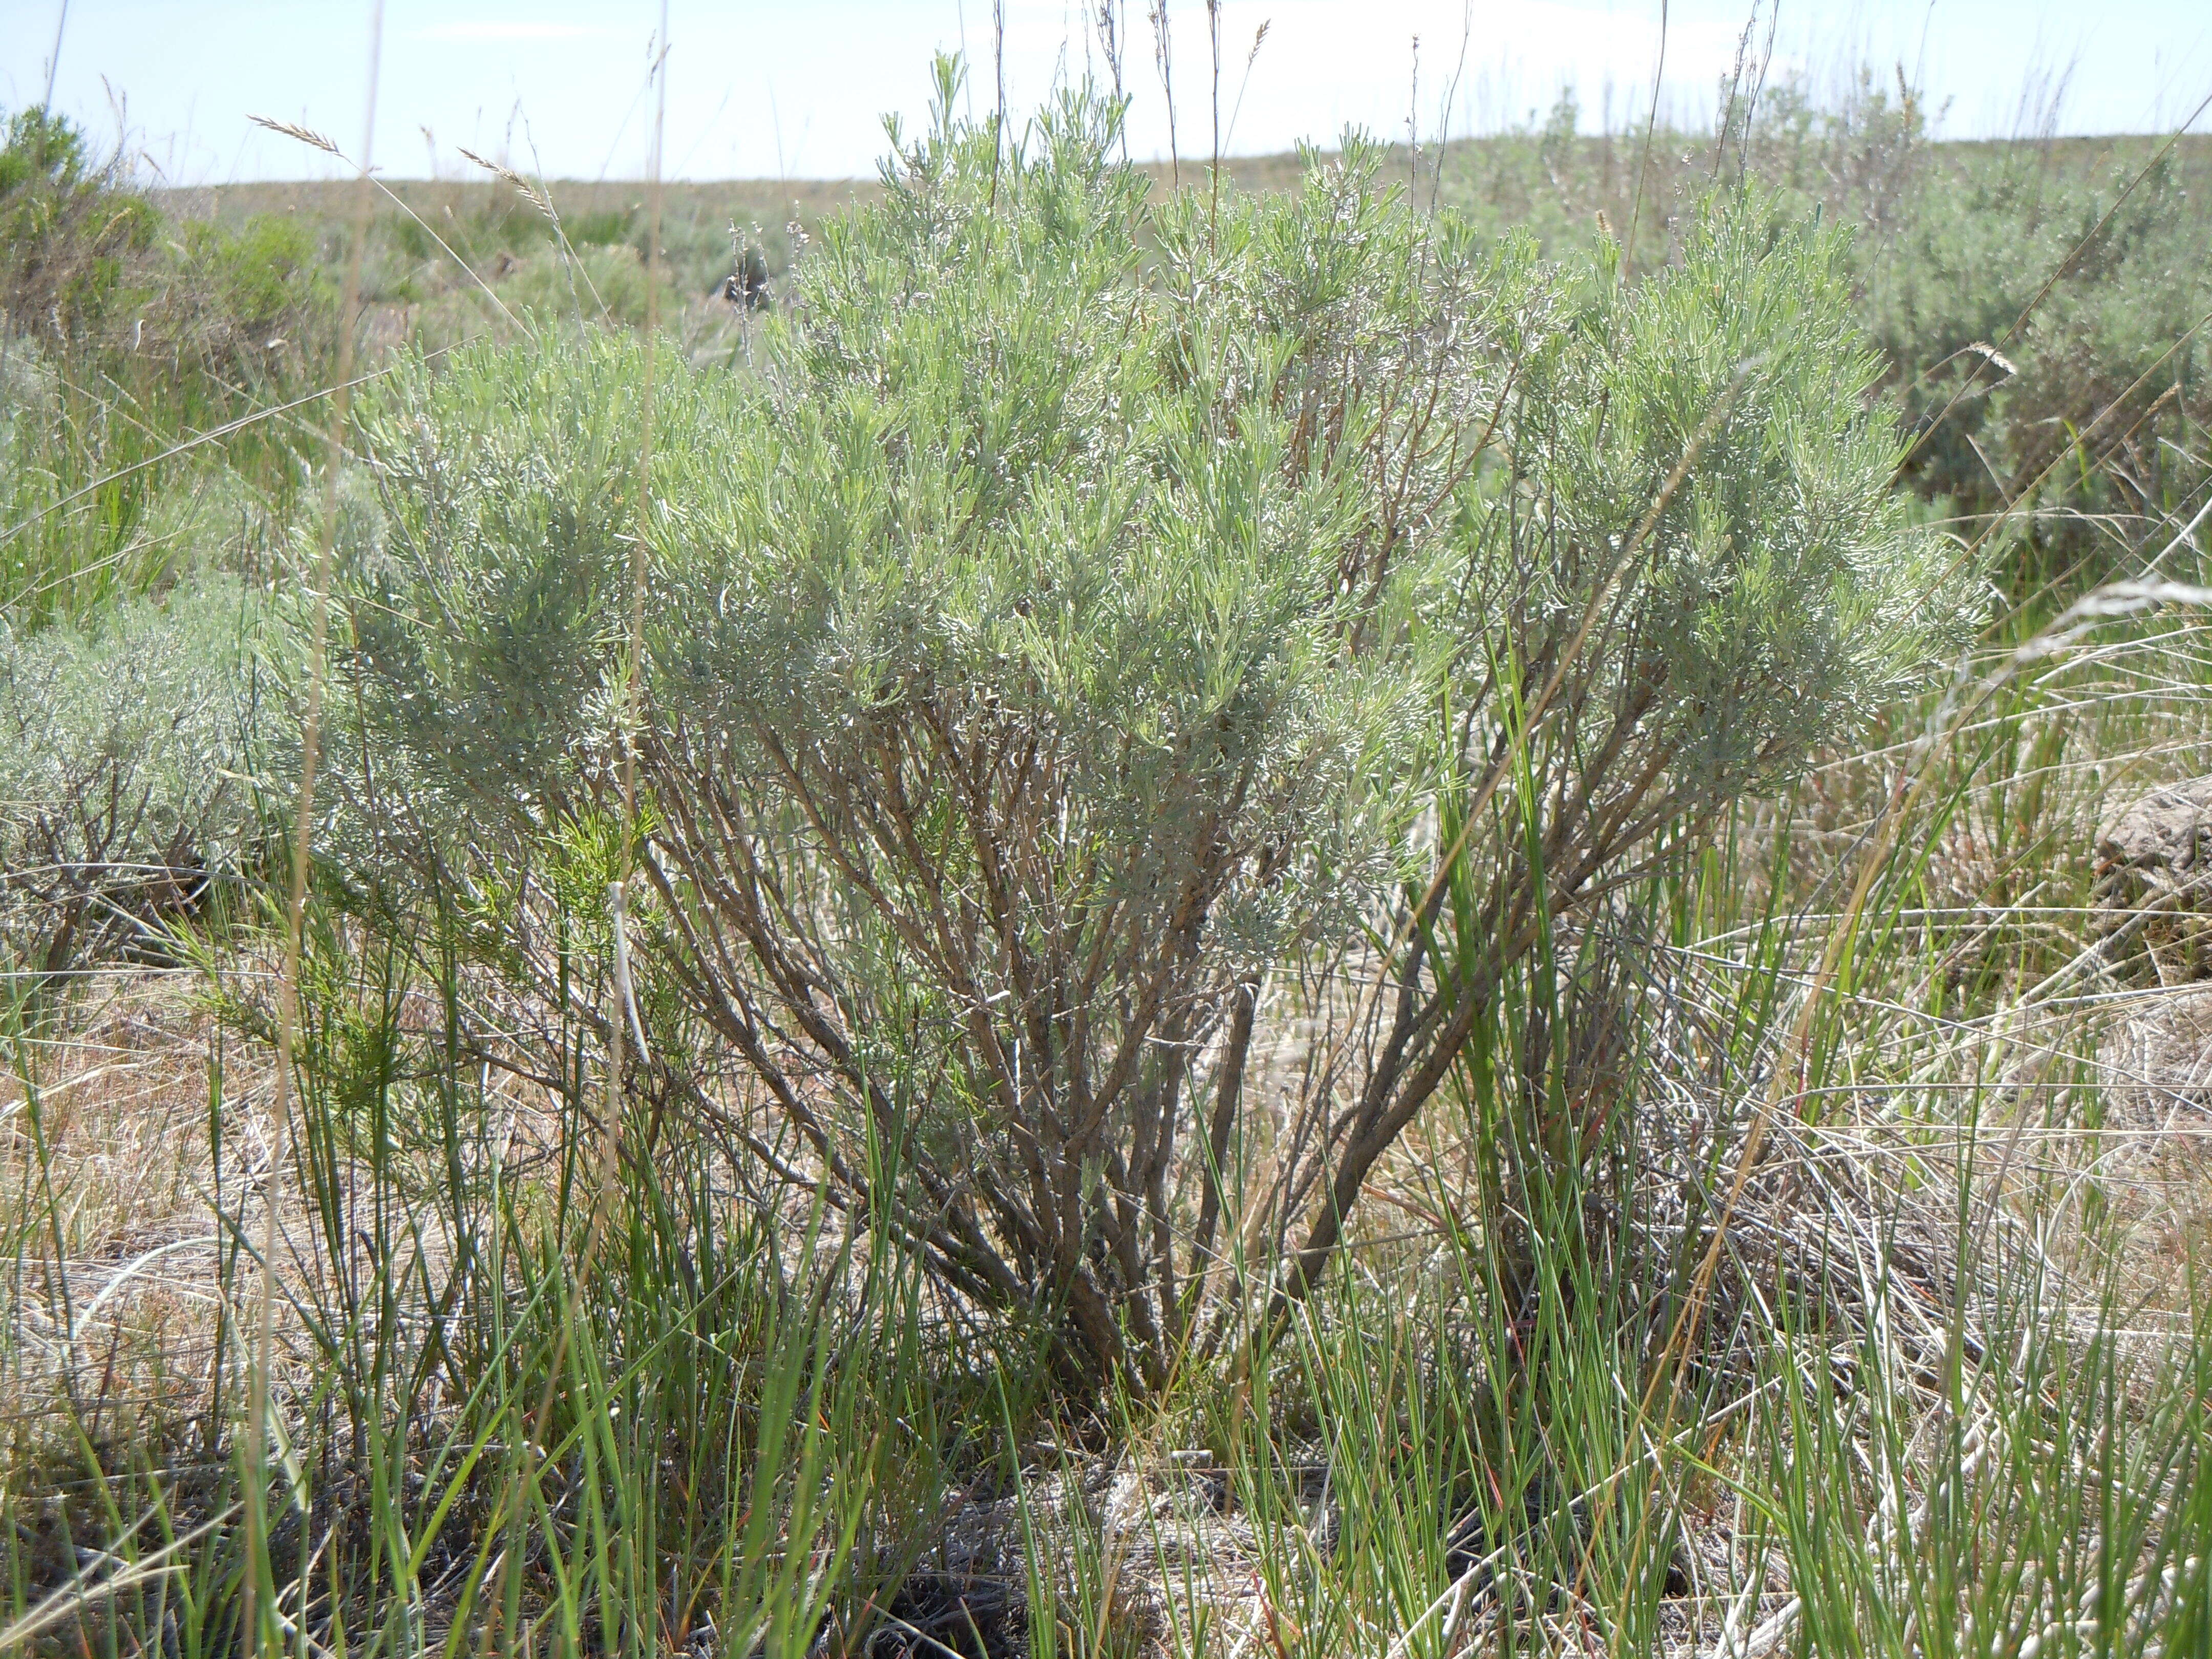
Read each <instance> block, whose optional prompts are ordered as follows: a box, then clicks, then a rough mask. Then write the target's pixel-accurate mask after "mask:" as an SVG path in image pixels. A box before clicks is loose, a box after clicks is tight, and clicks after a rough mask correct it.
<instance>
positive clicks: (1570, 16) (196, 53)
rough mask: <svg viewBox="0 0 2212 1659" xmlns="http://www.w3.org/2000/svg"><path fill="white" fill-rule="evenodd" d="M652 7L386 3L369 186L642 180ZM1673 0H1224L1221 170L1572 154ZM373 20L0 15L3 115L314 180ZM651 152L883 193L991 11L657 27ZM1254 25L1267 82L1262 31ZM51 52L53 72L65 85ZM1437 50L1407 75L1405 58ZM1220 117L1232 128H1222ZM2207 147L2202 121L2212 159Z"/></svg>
mask: <svg viewBox="0 0 2212 1659" xmlns="http://www.w3.org/2000/svg"><path fill="white" fill-rule="evenodd" d="M998 9H999V10H1000V13H1001V14H1002V15H1003V16H1004V20H1005V24H1004V42H1005V45H1004V53H1003V56H1004V63H1005V76H1006V98H1007V103H1008V105H1009V106H1010V107H1012V109H1014V110H1015V111H1017V112H1027V111H1028V110H1029V109H1030V107H1032V106H1034V105H1035V104H1036V102H1037V101H1038V100H1040V99H1041V98H1042V97H1043V96H1044V95H1045V94H1048V92H1049V91H1050V90H1051V88H1052V87H1053V85H1054V82H1055V81H1057V80H1060V79H1063V78H1077V79H1079V78H1080V77H1081V76H1082V75H1083V74H1084V72H1085V69H1086V68H1088V69H1090V70H1091V71H1093V72H1094V73H1096V74H1097V75H1099V76H1101V78H1103V76H1104V66H1103V58H1102V57H1101V54H1100V52H1099V50H1098V47H1097V37H1096V33H1095V30H1094V29H1093V28H1092V27H1091V20H1092V19H1095V17H1096V15H1097V11H1098V0H999V7H998ZM1117 9H1121V10H1123V11H1125V12H1126V21H1127V30H1128V33H1129V36H1130V41H1129V51H1128V52H1127V58H1126V85H1127V89H1128V90H1129V91H1130V92H1131V93H1132V94H1133V95H1134V98H1135V102H1134V105H1133V110H1132V115H1131V141H1132V149H1133V153H1135V154H1136V155H1139V156H1140V157H1147V158H1149V157H1156V156H1159V155H1164V154H1165V152H1166V150H1167V149H1168V130H1167V122H1166V113H1165V112H1166V100H1165V99H1164V97H1163V95H1162V94H1161V88H1160V80H1159V76H1158V70H1157V69H1156V67H1155V64H1154V55H1153V50H1152V34H1151V31H1150V28H1149V26H1148V24H1147V23H1146V11H1147V9H1148V0H1121V4H1120V5H1119V6H1118V7H1117ZM1168 9H1169V16H1170V21H1171V23H1172V29H1173V66H1174V83H1175V92H1176V99H1175V102H1176V141H1177V144H1178V147H1179V148H1180V149H1181V150H1182V153H1183V154H1184V155H1204V154H1205V153H1206V151H1207V149H1209V148H1210V146H1211V144H1212V89H1211V79H1212V65H1211V61H1210V59H1211V53H1210V51H1209V46H1208V43H1207V37H1206V5H1205V0H1170V3H1169V8H1168ZM659 11H660V7H659V0H387V3H386V6H385V9H384V23H383V52H382V58H381V79H380V89H379V93H378V101H377V109H376V126H375V135H374V161H375V164H376V165H377V167H379V169H380V171H382V172H384V173H388V174H390V175H392V176H396V177H422V176H426V175H428V174H431V173H434V172H435V173H439V174H441V175H445V176H454V175H457V174H458V175H472V173H473V170H472V169H471V168H469V167H468V165H467V164H466V163H465V162H464V161H462V160H461V159H460V157H459V154H458V152H457V148H456V147H457V146H459V145H464V144H465V145H467V146H468V147H469V148H471V149H476V150H477V151H479V152H481V153H483V154H486V155H494V156H497V157H502V158H504V159H507V160H508V161H511V162H512V163H513V165H514V166H516V167H520V168H522V169H523V170H525V171H528V172H533V173H535V172H542V173H545V174H547V175H549V176H551V177H556V178H582V179H593V178H600V177H607V178H624V177H629V178H635V177H637V176H640V174H641V172H642V169H643V167H644V165H645V159H646V155H647V143H648V139H649V129H650V125H651V121H652V102H651V100H650V99H649V97H648V96H647V93H646V84H647V64H648V61H649V57H650V42H651V40H652V38H653V31H654V29H655V27H656V26H657V24H658V21H659ZM1660 12H1661V6H1660V0H1530V3H1521V4H1504V3H1495V0H1492V3H1481V0H1476V3H1468V0H1223V3H1222V5H1221V7H1220V16H1221V25H1220V33H1221V57H1222V59H1223V65H1222V74H1221V110H1222V115H1221V118H1222V123H1223V125H1224V127H1225V129H1226V130H1227V141H1226V143H1225V146H1224V148H1225V149H1226V150H1228V151H1230V152H1231V153H1244V154H1251V153H1258V152H1265V151H1271V150H1279V149H1288V148H1290V147H1291V145H1292V144H1294V143H1297V141H1298V140H1300V139H1301V138H1311V139H1315V140H1318V141H1321V142H1323V143H1327V142H1329V141H1332V140H1333V139H1334V137H1335V136H1336V135H1337V134H1338V133H1339V132H1340V131H1341V130H1342V129H1343V128H1344V126H1345V125H1346V124H1348V123H1350V124H1358V125H1364V126H1366V127H1367V128H1369V129H1370V130H1371V131H1376V132H1377V133H1379V134H1381V135H1383V136H1384V137H1402V136H1403V134H1404V133H1405V131H1406V129H1407V119H1408V115H1409V112H1418V118H1419V127H1420V131H1421V134H1422V137H1424V138H1425V139H1432V138H1434V137H1436V135H1437V132H1438V131H1439V130H1440V129H1441V128H1442V127H1443V126H1444V125H1446V116H1447V114H1448V115H1449V131H1451V132H1452V133H1453V134H1461V133H1464V132H1467V131H1470V130H1472V131H1494V130H1496V129H1497V128H1498V127H1500V126H1501V125H1510V124H1513V123H1516V122H1519V121H1524V120H1527V119H1528V118H1530V116H1531V115H1532V114H1535V115H1538V116H1541V113H1542V112H1543V111H1544V110H1546V109H1547V108H1548V107H1549V106H1551V104H1552V103H1553V100H1554V99H1555V98H1556V97H1557V95H1558V94H1559V90H1560V88H1561V87H1562V86H1563V85H1571V86H1572V87H1573V88H1575V89H1576V91H1577V94H1578V96H1579V99H1580V101H1581V105H1582V111H1583V129H1584V130H1585V131H1594V130H1595V129H1596V128H1597V127H1599V126H1600V125H1603V124H1604V123H1605V120H1606V117H1607V111H1608V109H1609V110H1610V112H1611V119H1612V125H1614V126H1615V127H1616V128H1618V127H1620V125H1622V124H1623V123H1624V122H1625V121H1626V119H1627V118H1628V115H1629V112H1630V111H1631V109H1632V108H1635V109H1641V108H1642V107H1643V106H1644V100H1645V99H1646V98H1647V97H1648V96H1649V94H1650V87H1651V84H1652V79H1653V76H1654V72H1655V70H1656V67H1657V61H1658V52H1659V46H1660V42H1661V30H1660ZM370 13H371V8H370V5H369V4H368V3H366V0H67V3H64V0H0V108H4V109H8V110H13V109H17V108H21V107H22V106H25V105H27V104H36V103H39V102H41V101H43V100H44V99H45V98H46V88H47V82H48V76H49V74H50V72H51V74H52V83H53V89H54V91H53V101H54V103H55V105H56V106H58V108H60V109H62V110H63V111H64V112H67V113H69V114H70V115H71V116H73V117H74V118H76V119H77V120H79V121H80V122H82V124H83V125H86V126H87V127H88V128H89V129H90V130H91V131H93V133H94V135H95V137H97V138H98V139H100V141H101V143H103V144H104V143H106V142H108V141H111V140H112V138H113V137H114V136H115V135H116V133H117V131H118V125H120V127H121V129H122V130H123V131H127V133H128V134H129V138H130V145H131V149H132V150H133V151H134V153H138V154H142V155H143V156H145V157H147V158H149V159H150V161H152V162H153V163H154V164H155V166H156V167H158V168H159V169H160V171H161V175H162V176H165V177H167V178H168V179H171V180H172V181H173V182H176V183H188V184H210V183H221V182H224V181H227V180H234V179H269V178H301V177H313V176H319V175H321V174H325V173H331V172H335V171H337V170H338V169H337V167H336V166H335V164H333V163H331V162H330V161H328V160H327V158H325V157H323V156H321V155H316V154H315V153H313V152H312V151H309V150H307V149H303V148H302V147H301V146H300V145H298V144H296V143H293V142H291V141H289V140H287V139H284V138H281V137H275V136H273V135H270V134H268V133H264V132H263V131H259V130H258V129H257V128H255V127H253V126H252V125H250V124H249V122H248V121H247V119H246V118H247V117H248V116H249V115H256V114H259V115H269V116H274V117H276V118H282V119H287V120H292V121H298V122H302V123H304V124H306V125H309V126H312V127H315V128H317V129H319V130H320V131H325V132H327V133H328V134H329V135H330V136H331V137H333V138H336V139H337V141H338V142H339V143H341V144H342V145H343V146H344V147H345V148H346V149H348V150H349V151H356V150H357V149H358V148H359V146H360V144H361V142H362V132H363V128H364V106H365V98H366V94H367V90H368V40H369V19H370ZM1751 16H1752V6H1751V0H1671V3H1670V4H1669V6H1668V24H1667V29H1666V34H1665V46H1666V62H1665V72H1664V80H1663V82H1662V93H1661V98H1662V109H1665V110H1667V111H1668V112H1670V113H1671V114H1673V115H1674V116H1675V117H1676V118H1681V119H1685V120H1692V119H1695V118H1699V116H1700V115H1702V114H1704V113H1705V112H1710V110H1711V108H1712V106H1713V104H1714V101H1715V96H1716V94H1715V87H1716V83H1717V80H1718V79H1719V78H1720V77H1721V76H1723V75H1724V74H1725V73H1726V72H1727V70H1728V69H1729V64H1731V63H1732V62H1733V61H1734V59H1735V53H1736V46H1737V41H1738V39H1739V37H1740V36H1741V34H1742V33H1743V30H1744V27H1745V24H1746V23H1747V21H1749V20H1750V18H1751ZM669 17H670V21H669V41H670V51H669V70H668V73H669V83H668V116H667V129H666V138H665V155H666V158H667V171H668V173H669V175H670V176H671V177H685V178H694V179H713V178H775V177H787V178H793V179H797V178H841V177H850V176H855V175H862V174H866V173H872V171H873V169H874V165H875V160H876V158H877V157H878V155H881V154H882V152H883V149H884V140H883V132H882V127H881V124H880V118H881V116H882V114H883V113H884V112H885V111H890V110H896V111H897V112H901V113H902V115H903V116H904V117H905V118H906V120H907V122H908V127H909V129H910V130H911V128H912V127H914V126H915V125H918V124H919V123H920V121H921V118H922V115H923V112H924V111H925V109H926V107H927V97H928V91H929V77H928V64H929V59H930V56H931V53H932V52H933V51H935V50H938V49H945V50H951V51H957V50H960V49H961V48H962V47H963V46H964V47H965V49H966V52H967V54H968V56H969V61H970V63H971V64H973V66H974V68H973V71H972V73H971V77H970V82H969V99H970V100H971V102H972V106H973V108H974V110H975V112H978V113H981V112H987V110H988V109H989V108H990V107H991V106H993V104H994V102H995V101H996V97H997V94H996V91H995V87H994V49H993V48H994V33H995V31H994V21H993V19H994V0H782V3H764V0H734V3H732V0H721V3H708V0H671V4H670V7H669ZM1758 18H1759V21H1758V28H1759V37H1760V41H1761V43H1762V44H1763V42H1764V40H1765V37H1766V33H1767V29H1768V27H1769V25H1770V23H1771V24H1772V25H1773V27H1774V33H1773V40H1774V57H1775V60H1776V64H1777V66H1778V68H1777V73H1778V74H1780V73H1784V72H1786V71H1787V70H1789V69H1790V67H1791V66H1793V65H1796V66H1801V67H1802V69H1803V70H1805V71H1806V72H1807V73H1808V75H1809V76H1811V77H1812V78H1813V80H1814V82H1816V83H1817V82H1820V81H1821V80H1823V79H1826V80H1831V81H1832V80H1833V78H1834V77H1835V76H1838V74H1839V73H1841V72H1843V71H1844V70H1845V69H1846V68H1847V67H1848V66H1849V65H1850V64H1856V63H1859V62H1867V63H1870V64H1873V65H1874V66H1875V68H1876V70H1877V72H1879V73H1881V74H1882V76H1884V78H1885V79H1888V78H1890V77H1891V76H1892V75H1893V68H1892V66H1893V65H1895V64H1899V63H1902V64H1903V65H1904V66H1905V70H1906V72H1907V73H1908V74H1909V75H1912V76H1915V77H1916V78H1917V81H1918V82H1919V83H1920V84H1921V85H1922V86H1923V88H1925V89H1926V91H1927V93H1928V94H1929V99H1930V101H1931V103H1941V102H1942V101H1943V100H1948V102H1949V113H1948V117H1947V118H1946V119H1945V121H1944V122H1943V125H1942V131H1943V132H1944V133H1945V134H1946V135H1948V136H1951V137H1984V136H2002V135H2006V134H2009V133H2013V132H2016V131H2022V130H2023V129H2025V130H2027V131H2034V130H2036V129H2037V128H2038V127H2039V125H2040V124H2041V123H2042V122H2043V121H2044V119H2045V110H2046V109H2047V107H2048V106H2049V103H2050V101H2051V93H2052V91H2053V90H2054V88H2057V86H2059V85H2060V84H2061V83H2062V82H2063V99H2061V100H2059V102H2058V106H2057V107H2058V121H2057V127H2058V130H2059V131H2069V132H2118V131H2138V132H2140V131H2160V130H2164V129H2167V128H2170V127H2171V126H2172V125H2173V124H2175V123H2177V122H2179V121H2180V120H2182V119H2184V118H2186V117H2187V116H2188V115H2189V114H2190V112H2191V111H2192V110H2194V109H2195V108H2196V106H2197V104H2198V103H2199V101H2200V100H2203V98H2204V97H2205V95H2206V94H2208V93H2212V4H2207V3H2206V0H2100V3H2098V4H2096V5H2094V6H2083V5H2081V4H2079V3H2072V4H2069V3H2058V0H1934V3H1932V4H1930V3H1929V0H1908V3H1889V0H1856V3H1851V4H1848V5H1837V4H1832V3H1830V4H1811V3H1804V0H1780V12H1779V16H1778V18H1777V17H1775V15H1774V11H1773V5H1772V3H1771V0H1760V4H1759V11H1758ZM1263 21H1264V22H1266V23H1267V24H1268V26H1269V27H1268V30H1267V37H1266V40H1265V42H1264V44H1263V45H1262V46H1261V49H1260V51H1259V53H1258V56H1257V58H1256V60H1255V61H1253V62H1252V63H1251V64H1250V70H1249V77H1248V76H1247V73H1246V66H1247V60H1248V58H1249V54H1250V48H1251V45H1252V40H1253V37H1254V35H1255V32H1256V31H1257V30H1258V28H1259V27H1260V25H1261V23H1262V22H1263ZM58 27H59V34H60V52H59V57H58V61H57V59H56V58H55V40H56V33H57V28H58ZM1416 37H1418V39H1419V48H1418V52H1417V51H1416V47H1415V44H1414V43H1415V40H1416ZM1232 112H1233V114H1234V125H1233V126H1232V125H1231V115H1232ZM2208 128H2212V120H2206V119H2200V120H2199V122H2198V123H2197V130H2198V131H2205V130H2207V129H2208Z"/></svg>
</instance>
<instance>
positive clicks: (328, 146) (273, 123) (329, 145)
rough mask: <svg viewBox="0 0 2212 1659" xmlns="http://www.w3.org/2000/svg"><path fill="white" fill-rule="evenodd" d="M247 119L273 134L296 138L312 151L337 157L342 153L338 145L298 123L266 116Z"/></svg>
mask: <svg viewBox="0 0 2212 1659" xmlns="http://www.w3.org/2000/svg"><path fill="white" fill-rule="evenodd" d="M246 119H247V120H249V121H251V122H252V123H253V125H255V126H257V127H266V128H268V129H269V131H271V132H281V133H283V135H284V136H285V137H287V138H296V139H298V140H299V141H300V142H301V143H303V144H306V145H307V146H309V147H310V148H311V149H319V150H320V151H322V152H323V154H325V155H338V154H339V153H340V152H339V150H338V147H337V144H336V143H333V142H332V141H331V140H330V139H328V138H325V137H323V135H322V134H321V133H319V132H317V131H315V130H314V129H313V127H304V126H301V125H300V124H299V123H298V122H296V121H278V120H274V119H272V118H270V117H269V116H266V115H249V116H247V117H246Z"/></svg>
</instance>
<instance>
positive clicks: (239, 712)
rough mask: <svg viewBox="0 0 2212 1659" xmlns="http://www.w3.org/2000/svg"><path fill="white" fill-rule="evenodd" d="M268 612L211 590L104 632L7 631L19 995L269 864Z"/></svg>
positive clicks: (161, 935) (2, 683)
mask: <svg viewBox="0 0 2212 1659" xmlns="http://www.w3.org/2000/svg"><path fill="white" fill-rule="evenodd" d="M267 628H268V610H267V606H266V604H265V602H264V600H262V599H260V598H259V597H258V596H257V595H255V594H253V593H252V592H249V591H248V590H246V589H244V588H242V587H240V586H239V585H238V584H237V583H236V582H234V581H230V580H224V579H222V578H219V577H210V578H204V579H203V580H198V581H196V582H194V583H192V584H191V585H190V586H186V587H184V588H181V589H179V590H177V591H176V592H172V593H171V594H169V595H168V596H167V598H166V599H162V600H155V599H125V600H122V601H120V602H118V603H117V604H115V605H112V606H111V607H110V608H109V609H108V610H107V611H106V612H105V613H103V614H102V615H101V616H100V617H99V618H98V619H97V620H95V621H94V622H90V623H84V624H82V625H77V626H69V625H62V626H56V627H52V628H47V629H40V630H39V631H36V632H22V631H19V630H17V629H14V628H10V627H8V626H7V625H5V624H4V623H0V803H4V805H0V872H4V874H0V949H4V951H5V953H6V955H7V957H8V961H9V968H10V969H11V970H12V972H11V978H15V979H17V980H18V981H19V982H18V983H17V986H16V989H17V991H18V992H21V991H23V990H25V989H27V988H35V987H37V986H39V985H40V984H43V983H44V982H45V981H46V976H48V975H64V974H67V973H70V972H71V971H74V970H76V969H82V968H84V967H86V966H88V965H92V964H96V963H100V962H103V961H106V960H111V959H112V958H113V957H116V956H118V954H121V955H128V956H131V957H137V958H139V959H145V958H147V957H155V958H160V957H164V956H165V955H166V953H167V927H168V926H169V925H170V924H172V923H173V922H177V921H182V920H184V919H185V918H186V917H188V916H190V915H194V914H197V912H198V911H199V910H200V909H201V908H203V906H204V901H205V896H206V892H207V889H208V886H209V884H210V882H212V881H215V880H218V879H221V878H224V877H226V876H228V877H233V878H234V877H236V876H237V875H238V873H239V872H240V867H241V866H242V865H243V864H244V863H246V861H248V860H250V859H252V858H253V857H254V856H256V855H257V854H258V852H259V850H260V829H261V822H262V820H261V815H260V811H259V808H260V801H259V799H258V788H259V785H260V782H261V776H260V774H261V772H262V769H263V768H264V763H265V757H266V753H267V750H266V742H265V740H266V738H267V736H268V734H269V732H270V721H269V720H268V719H267V713H268V712H269V711H268V710H267V709H266V708H265V707H264V702H265V699H266V690H265V688H266V687H267V685H268V684H269V681H268V677H267V675H266V674H265V673H264V663H263V660H262V655H261V641H262V639H263V636H264V633H265V631H266V630H267Z"/></svg>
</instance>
